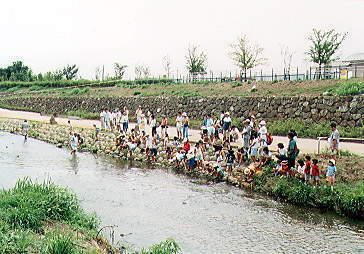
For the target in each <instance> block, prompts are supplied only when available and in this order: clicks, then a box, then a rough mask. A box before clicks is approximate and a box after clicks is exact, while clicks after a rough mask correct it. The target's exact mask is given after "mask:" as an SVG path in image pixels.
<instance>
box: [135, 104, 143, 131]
mask: <svg viewBox="0 0 364 254" xmlns="http://www.w3.org/2000/svg"><path fill="white" fill-rule="evenodd" d="M135 115H136V118H137V125H138V126H139V125H140V124H141V120H142V115H143V111H142V106H139V107H138V109H137V110H136V111H135Z"/></svg>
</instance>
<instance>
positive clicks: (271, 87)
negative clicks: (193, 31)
mask: <svg viewBox="0 0 364 254" xmlns="http://www.w3.org/2000/svg"><path fill="white" fill-rule="evenodd" d="M110 82H113V83H108V84H107V85H105V86H103V85H102V84H101V83H95V84H93V83H92V84H89V86H90V88H89V91H87V92H84V91H81V89H82V88H78V89H77V88H67V87H68V86H66V85H65V86H46V87H47V89H44V90H39V91H38V93H37V91H36V90H33V91H32V93H31V94H27V93H25V92H23V93H22V94H23V96H74V95H77V96H85V97H109V96H112V97H128V96H253V97H255V96H321V95H347V94H357V90H358V89H359V90H360V89H361V90H362V84H363V80H362V79H352V80H348V81H342V80H309V81H276V80H275V81H274V82H267V81H257V82H251V81H250V82H230V83H227V82H226V83H213V82H195V83H189V84H182V83H171V82H170V81H168V80H166V81H163V80H155V79H151V80H139V81H138V82H137V81H115V80H114V81H110ZM80 84H81V83H80ZM82 84H83V85H88V83H82ZM356 84H360V85H356ZM23 85H24V84H23ZM31 86H39V87H44V85H41V84H33V83H32V85H29V86H28V87H31ZM253 86H255V87H256V89H251V88H252V87H253ZM11 87H13V86H11ZM59 87H64V88H59ZM341 87H344V88H341ZM352 87H354V88H352ZM358 87H360V88H358ZM56 88H57V89H56ZM339 88H340V89H343V91H344V92H341V90H340V89H339ZM0 89H1V84H0ZM33 89H39V88H33ZM74 89H77V90H74ZM336 89H339V90H338V92H337V93H336V92H334V91H336ZM355 89H356V90H355ZM21 91H24V90H20V91H19V92H21ZM26 91H28V89H27V90H26ZM352 91H354V92H352ZM355 91H356V92H355ZM15 92H16V93H14V95H17V94H18V95H20V93H18V91H17V90H15ZM9 96H11V95H9Z"/></svg>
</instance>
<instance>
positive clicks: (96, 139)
mask: <svg viewBox="0 0 364 254" xmlns="http://www.w3.org/2000/svg"><path fill="white" fill-rule="evenodd" d="M94 129H95V141H99V135H100V128H98V127H97V126H96V124H94Z"/></svg>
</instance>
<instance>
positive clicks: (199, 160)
mask: <svg viewBox="0 0 364 254" xmlns="http://www.w3.org/2000/svg"><path fill="white" fill-rule="evenodd" d="M195 157H196V162H197V167H198V168H201V169H203V160H204V158H203V148H202V144H201V143H197V144H196V148H195Z"/></svg>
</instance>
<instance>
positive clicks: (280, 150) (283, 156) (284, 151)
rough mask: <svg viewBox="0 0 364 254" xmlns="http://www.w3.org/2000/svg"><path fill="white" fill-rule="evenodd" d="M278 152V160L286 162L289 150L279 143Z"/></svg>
mask: <svg viewBox="0 0 364 254" xmlns="http://www.w3.org/2000/svg"><path fill="white" fill-rule="evenodd" d="M277 146H278V150H277V153H278V154H277V156H276V157H277V159H278V160H284V159H286V158H287V148H284V145H283V144H282V143H278V145H277Z"/></svg>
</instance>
